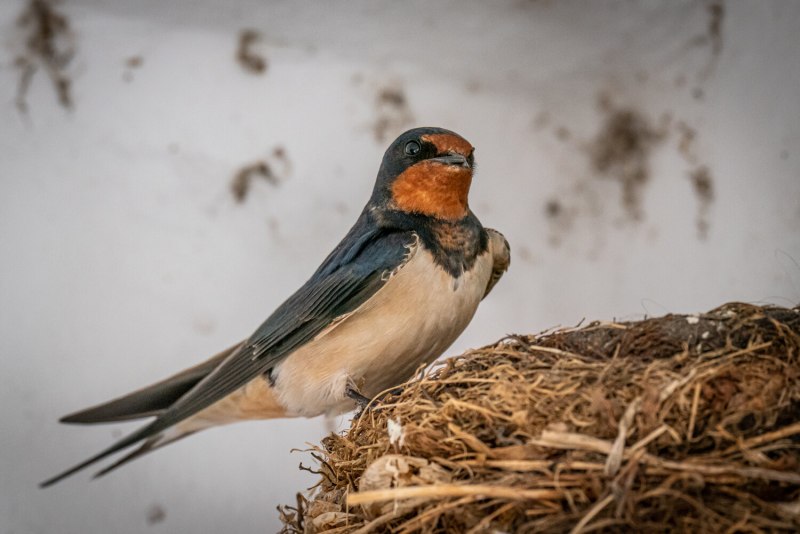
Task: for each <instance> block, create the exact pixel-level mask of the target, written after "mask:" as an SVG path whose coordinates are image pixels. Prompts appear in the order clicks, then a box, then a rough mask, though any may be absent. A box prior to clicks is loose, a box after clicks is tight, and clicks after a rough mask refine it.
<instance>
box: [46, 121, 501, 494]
mask: <svg viewBox="0 0 800 534" xmlns="http://www.w3.org/2000/svg"><path fill="white" fill-rule="evenodd" d="M474 171H475V156H474V147H473V146H472V145H471V144H470V143H469V142H468V141H467V140H466V139H464V138H463V137H462V136H460V135H458V134H456V133H454V132H452V131H450V130H446V129H443V128H434V127H422V128H414V129H411V130H408V131H406V132H405V133H403V134H401V135H400V136H399V137H398V138H397V139H395V140H394V141H393V142H392V143H391V144H390V145H389V147H388V148H387V149H386V152H385V154H384V156H383V160H382V161H381V165H380V168H379V170H378V174H377V178H376V180H375V185H374V187H373V191H372V194H371V196H370V198H369V200H368V202H367V204H366V206H365V207H364V209H363V211H362V212H361V214H360V215H359V217H358V219H357V220H356V222H355V224H354V225H353V227H352V228H351V229H350V230H349V231H348V232H347V234H346V235H345V237H344V238H343V239H342V241H341V242H340V243H339V244H338V245H337V246H336V247H335V248H334V249H333V251H332V252H331V253H330V254H329V255H328V256H327V257H326V258H325V259H324V261H323V262H322V264H321V265H320V266H319V267H318V268H317V270H316V271H315V272H314V273H313V275H312V276H311V278H309V279H308V281H307V282H305V284H303V285H302V286H301V287H300V288H299V289H298V290H297V291H296V292H295V293H294V294H292V295H291V296H290V297H289V298H288V299H287V300H286V301H285V302H283V303H282V304H281V305H280V306H278V307H277V308H276V309H275V311H274V312H273V313H272V314H271V315H270V316H269V317H268V318H267V319H266V320H265V321H264V322H263V323H262V324H261V326H259V327H258V328H257V329H256V331H255V332H254V333H253V334H252V335H251V336H250V337H248V338H247V339H245V340H244V341H242V342H240V343H237V344H235V345H233V346H232V347H230V348H228V349H226V350H224V351H222V352H220V353H218V354H216V355H215V356H212V357H211V358H210V359H208V360H206V361H204V362H202V363H200V364H198V365H195V366H194V367H190V368H188V369H185V370H183V371H181V372H179V373H177V374H175V375H173V376H171V377H169V378H166V379H164V380H161V381H160V382H157V383H155V384H152V385H150V386H147V387H144V388H142V389H139V390H136V391H134V392H132V393H129V394H127V395H124V396H121V397H119V398H116V399H114V400H111V401H109V402H106V403H102V404H99V405H96V406H93V407H90V408H87V409H85V410H81V411H78V412H75V413H73V414H70V415H67V416H65V417H63V418H61V420H60V421H61V422H64V423H76V424H94V423H110V422H117V421H127V420H133V419H141V418H148V417H154V419H152V420H151V421H150V422H148V423H146V424H144V426H142V427H140V428H139V429H138V430H135V431H133V432H132V433H130V434H128V435H127V436H124V437H122V438H121V439H119V440H118V441H117V442H115V443H113V444H112V445H111V446H109V447H108V448H106V449H104V450H102V451H100V452H99V453H97V454H95V455H94V456H91V457H90V458H88V459H87V460H85V461H82V462H80V463H78V464H77V465H75V466H73V467H71V468H69V469H67V470H66V471H64V472H62V473H60V474H58V475H56V476H54V477H52V478H49V479H47V480H45V481H44V482H42V483H41V484H40V486H42V487H47V486H50V485H52V484H55V483H56V482H58V481H60V480H62V479H64V478H66V477H68V476H70V475H72V474H74V473H76V472H78V471H80V470H82V469H84V468H86V467H88V466H90V465H93V464H95V463H96V462H99V461H101V460H103V459H106V458H107V457H109V456H111V455H114V454H116V453H120V452H121V451H123V450H127V449H130V448H131V447H133V446H135V445H138V447H137V448H135V449H133V451H132V452H129V453H128V454H127V455H124V456H122V458H121V459H118V460H116V461H115V462H114V463H112V464H111V465H109V466H107V467H105V468H103V469H102V470H101V471H99V472H98V473H96V474H95V477H98V476H102V475H104V474H106V473H108V472H110V471H112V470H114V469H116V468H118V467H120V466H122V465H124V464H126V463H128V462H129V461H131V460H133V459H135V458H138V457H140V456H142V455H143V454H146V453H149V452H151V451H153V450H155V449H157V448H159V447H162V446H164V445H167V444H169V443H172V442H174V441H176V440H179V439H181V438H184V437H187V436H189V435H191V434H194V433H195V432H198V431H200V430H203V429H206V428H210V427H214V426H219V425H225V424H228V423H233V422H238V421H245V420H254V419H272V418H280V417H315V416H319V415H327V416H334V415H338V414H341V413H346V412H348V411H352V410H354V409H355V408H356V407H358V406H359V405H360V406H362V407H363V406H365V405H367V404H368V403H369V402H370V401H371V400H372V399H374V398H375V397H377V396H378V395H379V394H381V393H382V392H385V391H387V390H391V389H392V388H394V387H397V386H399V385H400V384H402V383H403V382H405V381H406V380H407V379H409V378H411V377H412V376H413V375H414V373H415V371H417V370H418V369H419V368H420V367H421V366H422V365H423V364H428V363H431V362H433V361H434V360H435V359H436V358H438V357H439V356H440V355H441V354H442V353H443V352H444V351H445V350H446V349H447V348H448V347H449V346H450V345H451V344H452V343H453V341H455V339H456V338H457V337H458V336H459V335H460V334H461V332H462V331H463V330H464V329H465V328H466V327H467V325H468V324H469V322H470V321H471V320H472V317H473V316H474V314H475V311H476V309H477V307H478V304H479V303H480V302H481V300H483V298H484V297H486V295H488V294H489V292H491V290H492V288H493V287H494V286H495V284H496V283H497V282H498V280H499V279H500V278H501V277H502V276H503V274H504V273H505V272H506V270H507V269H508V267H509V265H510V260H511V255H510V247H509V244H508V241H507V240H506V239H505V238H504V237H503V235H502V234H501V233H500V232H498V231H496V230H492V229H490V228H484V227H483V225H482V224H481V222H480V221H479V220H478V218H477V217H476V216H475V214H474V213H473V212H472V210H471V209H470V207H469V203H468V194H469V189H470V185H471V183H472V179H473V174H474Z"/></svg>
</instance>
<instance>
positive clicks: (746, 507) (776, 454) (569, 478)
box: [280, 303, 800, 533]
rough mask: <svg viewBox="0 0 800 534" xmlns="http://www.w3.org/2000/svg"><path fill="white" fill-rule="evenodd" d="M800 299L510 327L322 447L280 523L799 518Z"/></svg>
mask: <svg viewBox="0 0 800 534" xmlns="http://www.w3.org/2000/svg"><path fill="white" fill-rule="evenodd" d="M799 354H800V308H795V309H786V308H777V307H759V306H753V305H747V304H737V303H734V304H727V305H725V306H722V307H720V308H717V309H715V310H712V311H711V312H709V313H706V314H703V315H697V316H686V315H667V316H665V317H661V318H655V319H647V320H644V321H638V322H624V323H616V322H615V323H604V322H595V323H592V324H589V325H588V326H584V327H579V328H572V329H565V330H559V331H554V332H547V333H543V334H539V335H533V336H510V337H507V338H505V339H503V340H501V341H499V342H498V343H496V344H495V345H492V346H488V347H484V348H482V349H478V350H474V351H470V352H468V353H466V354H464V355H462V356H458V357H456V358H451V359H449V360H447V361H445V362H442V363H441V364H439V365H436V366H435V367H433V368H432V369H430V370H429V371H427V372H426V373H424V374H421V376H418V377H417V378H415V379H414V380H411V381H409V382H408V383H406V384H405V385H404V386H403V387H402V390H401V391H399V392H394V393H389V394H387V395H385V396H384V397H383V398H382V399H381V400H380V401H378V402H376V403H375V406H374V407H372V409H368V410H366V411H364V412H363V413H362V414H361V415H360V416H358V417H357V418H355V419H354V420H353V422H352V426H351V428H350V429H349V430H347V431H346V432H344V433H343V434H341V435H331V436H329V437H327V438H325V439H324V440H323V442H322V445H321V446H320V447H315V448H314V449H313V455H314V457H315V459H316V461H317V463H318V469H317V470H318V472H319V474H320V475H321V480H320V481H319V483H318V484H317V485H316V486H315V487H314V488H312V489H311V490H310V494H309V495H308V496H304V495H301V494H298V498H297V504H296V505H293V506H284V507H281V508H280V510H281V517H282V520H283V522H284V532H290V533H295V532H303V533H317V532H327V533H353V532H358V533H364V532H387V531H388V532H397V533H408V532H630V531H659V532H668V531H680V532H743V531H749V532H783V531H787V532H796V531H798V529H800V355H799Z"/></svg>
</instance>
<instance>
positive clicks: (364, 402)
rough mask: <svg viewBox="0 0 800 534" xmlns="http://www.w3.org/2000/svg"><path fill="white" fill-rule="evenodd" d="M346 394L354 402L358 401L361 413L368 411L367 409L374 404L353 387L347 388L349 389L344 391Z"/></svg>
mask: <svg viewBox="0 0 800 534" xmlns="http://www.w3.org/2000/svg"><path fill="white" fill-rule="evenodd" d="M344 394H345V395H347V396H348V397H350V398H351V399H353V400H354V401H356V404H358V407H359V408H360V409H361V411H363V410H366V409H367V407H368V406H369V405H370V403H371V402H372V399H370V398H369V397H365V396H364V395H362V394H361V393H360V392H359V391H358V390H357V389H356V388H355V387H353V386H347V388H345V390H344Z"/></svg>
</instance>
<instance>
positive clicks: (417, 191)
mask: <svg viewBox="0 0 800 534" xmlns="http://www.w3.org/2000/svg"><path fill="white" fill-rule="evenodd" d="M471 184H472V169H470V168H467V167H457V166H455V165H446V164H443V163H439V162H436V161H430V160H426V161H421V162H419V163H417V164H416V165H412V166H411V167H409V168H408V169H406V170H405V171H403V173H402V174H401V175H400V176H398V177H397V179H395V181H394V183H393V184H392V201H393V202H394V204H395V206H396V207H397V208H398V209H400V210H402V211H406V212H410V213H419V214H422V215H428V216H430V217H435V218H437V219H444V220H448V221H457V220H459V219H461V218H463V217H464V216H466V215H467V211H468V210H469V207H468V204H467V196H468V195H469V187H470V185H471Z"/></svg>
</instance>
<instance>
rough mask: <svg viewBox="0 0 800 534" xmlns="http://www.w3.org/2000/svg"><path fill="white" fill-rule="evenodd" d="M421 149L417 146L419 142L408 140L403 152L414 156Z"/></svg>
mask: <svg viewBox="0 0 800 534" xmlns="http://www.w3.org/2000/svg"><path fill="white" fill-rule="evenodd" d="M420 150H422V147H421V146H419V143H417V142H416V141H409V142H408V143H406V148H405V153H406V154H407V155H409V156H416V155H417V154H419V151H420Z"/></svg>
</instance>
